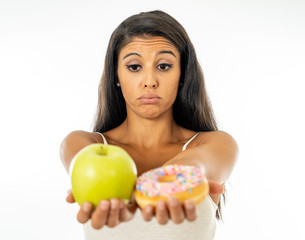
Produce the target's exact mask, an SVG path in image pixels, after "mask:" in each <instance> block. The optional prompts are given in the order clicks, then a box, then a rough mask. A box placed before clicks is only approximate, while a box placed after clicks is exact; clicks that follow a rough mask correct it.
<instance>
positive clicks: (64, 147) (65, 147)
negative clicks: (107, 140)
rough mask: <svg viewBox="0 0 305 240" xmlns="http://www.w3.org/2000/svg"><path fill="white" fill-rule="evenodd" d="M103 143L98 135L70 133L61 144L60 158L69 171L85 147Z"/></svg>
mask: <svg viewBox="0 0 305 240" xmlns="http://www.w3.org/2000/svg"><path fill="white" fill-rule="evenodd" d="M99 142H103V140H102V137H101V136H100V134H98V133H92V132H86V131H82V130H76V131H73V132H71V133H69V134H68V135H67V136H66V137H65V138H64V139H63V141H62V142H61V144H60V158H61V161H62V163H63V165H64V167H65V168H66V170H67V171H68V169H69V166H70V163H71V161H72V159H73V157H74V156H75V155H76V154H77V153H78V152H79V151H80V150H81V149H83V148H84V147H86V146H88V145H89V144H92V143H99Z"/></svg>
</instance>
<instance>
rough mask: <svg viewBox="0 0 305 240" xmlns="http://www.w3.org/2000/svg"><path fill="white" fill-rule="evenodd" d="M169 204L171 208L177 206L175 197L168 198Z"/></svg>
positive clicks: (177, 202)
mask: <svg viewBox="0 0 305 240" xmlns="http://www.w3.org/2000/svg"><path fill="white" fill-rule="evenodd" d="M169 204H170V206H172V207H176V206H178V204H179V201H178V199H177V198H175V197H170V198H169Z"/></svg>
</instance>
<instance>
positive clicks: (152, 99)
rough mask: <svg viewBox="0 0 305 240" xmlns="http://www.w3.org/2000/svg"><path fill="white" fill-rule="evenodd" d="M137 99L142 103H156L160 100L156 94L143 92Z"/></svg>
mask: <svg viewBox="0 0 305 240" xmlns="http://www.w3.org/2000/svg"><path fill="white" fill-rule="evenodd" d="M138 100H139V101H140V102H141V103H143V104H156V103H159V102H160V100H161V98H160V97H159V96H158V95H156V94H144V95H142V96H141V97H139V98H138Z"/></svg>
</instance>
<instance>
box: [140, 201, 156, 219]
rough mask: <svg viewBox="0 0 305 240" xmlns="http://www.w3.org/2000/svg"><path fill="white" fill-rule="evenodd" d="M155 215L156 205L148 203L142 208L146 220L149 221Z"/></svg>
mask: <svg viewBox="0 0 305 240" xmlns="http://www.w3.org/2000/svg"><path fill="white" fill-rule="evenodd" d="M153 216H154V207H153V206H152V205H147V206H145V207H144V208H143V209H142V217H143V219H144V221H146V222H149V221H151V219H152V218H153Z"/></svg>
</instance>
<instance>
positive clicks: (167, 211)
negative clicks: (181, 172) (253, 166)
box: [61, 37, 238, 229]
mask: <svg viewBox="0 0 305 240" xmlns="http://www.w3.org/2000/svg"><path fill="white" fill-rule="evenodd" d="M180 72H181V69H180V54H179V52H178V50H177V49H176V48H175V47H174V46H173V45H172V44H171V43H170V42H168V41H167V40H166V39H165V38H162V37H147V38H138V37H136V38H133V39H132V41H131V42H130V43H129V44H127V45H126V46H125V47H123V48H122V49H121V51H120V53H119V58H118V77H119V83H120V87H121V90H122V93H123V96H124V98H125V101H126V109H127V118H126V120H125V121H124V122H123V123H122V124H121V125H120V126H118V127H117V128H114V129H112V130H110V131H108V132H105V133H103V134H104V135H105V137H106V139H107V141H108V143H109V144H113V145H117V146H120V147H122V148H124V149H125V150H126V151H127V152H128V153H129V154H130V155H131V157H132V158H133V159H134V161H135V163H136V166H137V170H138V175H141V174H142V173H143V172H145V171H147V170H149V169H152V168H155V167H160V166H163V165H168V164H175V163H177V164H185V165H193V166H197V167H199V168H202V169H205V173H206V176H207V178H208V179H209V186H210V196H211V198H212V199H213V201H214V202H215V203H216V204H218V202H219V198H220V194H221V193H222V191H223V188H222V184H223V183H224V182H225V181H226V180H227V179H228V177H229V176H230V174H231V171H232V170H233V167H234V165H235V162H236V159H237V155H238V146H237V144H236V142H235V140H234V139H233V138H232V137H231V136H230V135H229V134H227V133H225V132H221V131H217V132H202V133H200V134H199V135H198V136H197V137H196V138H195V139H194V140H193V141H192V142H191V143H190V144H189V145H188V148H187V150H185V151H183V152H182V151H181V149H182V146H183V144H184V143H185V142H186V141H188V140H189V139H190V138H191V137H192V136H193V135H194V134H195V133H196V132H193V131H190V130H188V129H185V128H183V127H181V126H179V125H177V124H176V123H175V121H174V119H173V114H172V110H173V103H174V101H175V98H176V95H177V91H178V86H179V78H180ZM143 94H156V95H157V96H159V101H158V102H157V103H153V104H151V103H149V104H148V103H143V102H141V101H140V100H139V97H141V96H142V95H143ZM152 129H153V131H152ZM96 142H103V139H102V137H101V136H100V135H99V134H97V133H89V132H84V131H74V132H72V133H70V134H69V135H68V136H67V137H66V138H65V139H64V140H63V142H62V145H61V158H62V161H63V164H64V166H65V167H66V170H67V171H68V169H69V165H70V162H71V160H72V158H73V157H74V156H75V154H76V153H77V152H78V151H80V150H81V149H82V148H83V147H85V146H87V145H89V144H91V143H96ZM66 200H67V202H69V203H74V199H73V194H72V193H71V192H69V193H68V196H67V199H66ZM137 208H138V206H137V204H136V202H135V199H134V197H132V199H131V200H130V202H129V203H128V204H127V205H125V203H124V202H123V201H122V200H119V199H111V200H109V201H108V200H103V201H101V202H100V204H99V205H98V206H97V208H96V209H93V207H92V205H91V204H90V203H84V204H83V205H82V206H81V207H80V210H79V212H78V214H77V219H78V221H79V222H80V223H86V222H87V221H88V220H89V219H90V218H91V224H92V226H93V227H94V228H96V229H100V228H102V227H103V226H105V225H107V226H108V227H115V226H117V225H118V224H120V223H121V222H125V221H130V220H131V219H132V218H133V216H134V213H135V211H136V209H137ZM141 211H142V216H143V219H144V220H145V221H150V220H151V219H152V218H153V217H155V218H156V219H157V222H158V223H159V224H161V225H164V224H166V223H167V222H168V221H169V220H171V221H173V222H174V223H176V224H180V223H182V222H183V221H184V220H187V221H194V220H196V218H197V215H196V205H195V203H194V202H193V201H192V200H187V201H185V203H184V204H180V203H179V201H178V199H176V198H174V197H172V198H170V199H169V201H168V202H167V203H166V202H164V201H161V200H160V201H159V202H158V203H157V207H156V208H154V207H153V206H150V205H149V206H146V207H145V208H143V209H141Z"/></svg>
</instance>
